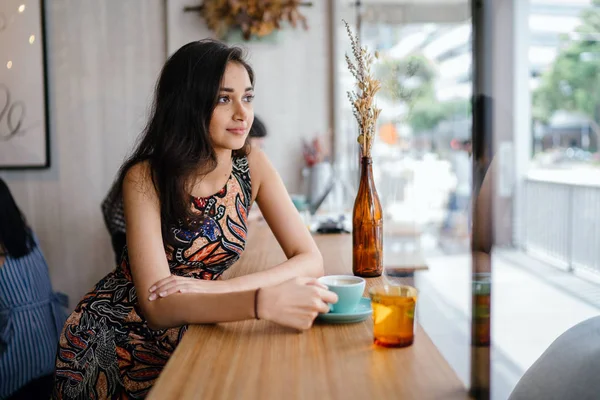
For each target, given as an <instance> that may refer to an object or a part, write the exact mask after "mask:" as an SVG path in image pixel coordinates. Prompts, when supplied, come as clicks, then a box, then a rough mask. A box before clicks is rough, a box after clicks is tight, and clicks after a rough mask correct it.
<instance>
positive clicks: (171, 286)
mask: <svg viewBox="0 0 600 400" xmlns="http://www.w3.org/2000/svg"><path fill="white" fill-rule="evenodd" d="M228 291H230V290H229V287H228V283H227V281H221V280H213V281H210V280H204V279H197V278H187V277H184V276H177V275H171V276H169V277H168V278H165V279H161V280H159V281H158V282H156V283H155V284H154V285H152V286H151V287H150V289H149V292H150V295H149V296H148V300H150V301H153V300H156V299H158V298H164V297H167V296H170V295H172V294H175V293H226V292H228Z"/></svg>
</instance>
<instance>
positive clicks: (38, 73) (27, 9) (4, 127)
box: [0, 0, 50, 169]
mask: <svg viewBox="0 0 600 400" xmlns="http://www.w3.org/2000/svg"><path fill="white" fill-rule="evenodd" d="M44 3H45V0H1V1H0V49H2V51H1V52H0V169H30V168H49V167H50V141H49V132H48V126H49V123H48V88H47V82H46V81H47V79H46V73H47V69H46V46H45V43H46V40H45V30H44V5H45V4H44Z"/></svg>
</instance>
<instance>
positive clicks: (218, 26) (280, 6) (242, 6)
mask: <svg viewBox="0 0 600 400" xmlns="http://www.w3.org/2000/svg"><path fill="white" fill-rule="evenodd" d="M311 5H312V3H309V2H303V1H300V0H204V3H203V4H202V5H201V6H198V7H186V8H185V9H184V10H185V11H200V13H201V15H202V16H203V17H204V18H205V19H206V23H207V25H208V27H209V28H210V29H211V30H212V31H214V32H215V33H216V35H217V37H218V38H220V39H222V38H225V37H226V36H227V34H228V33H229V31H230V30H232V29H238V28H239V29H241V31H242V36H243V38H244V40H250V38H251V37H252V36H255V37H259V38H260V37H264V36H267V35H269V34H271V33H272V32H273V31H275V30H278V29H281V23H282V22H284V21H287V22H289V23H290V25H292V26H293V27H294V28H295V27H296V26H297V25H298V24H299V23H300V24H302V26H303V27H304V29H308V24H307V22H306V17H304V15H302V14H301V13H300V11H299V8H300V6H311Z"/></svg>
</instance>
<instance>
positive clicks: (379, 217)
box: [352, 157, 383, 277]
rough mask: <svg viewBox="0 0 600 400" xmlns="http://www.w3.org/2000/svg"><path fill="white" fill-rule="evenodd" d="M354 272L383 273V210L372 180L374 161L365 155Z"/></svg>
mask: <svg viewBox="0 0 600 400" xmlns="http://www.w3.org/2000/svg"><path fill="white" fill-rule="evenodd" d="M352 272H353V273H354V275H357V276H362V277H374V276H380V275H381V274H382V272H383V212H382V209H381V202H380V201H379V196H378V195H377V189H376V188H375V181H374V180H373V160H372V159H371V157H362V159H361V172H360V185H359V187H358V193H357V195H356V200H355V201H354V211H353V214H352Z"/></svg>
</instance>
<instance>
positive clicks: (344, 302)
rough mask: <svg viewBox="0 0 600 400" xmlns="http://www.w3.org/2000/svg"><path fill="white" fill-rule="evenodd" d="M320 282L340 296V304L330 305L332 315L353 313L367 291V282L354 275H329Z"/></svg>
mask: <svg viewBox="0 0 600 400" xmlns="http://www.w3.org/2000/svg"><path fill="white" fill-rule="evenodd" d="M319 282H320V283H322V284H323V285H325V286H327V287H328V288H329V290H331V291H332V292H334V293H335V294H337V295H338V302H337V303H335V304H330V305H329V309H330V312H331V313H336V314H348V313H351V312H353V311H354V310H355V309H356V306H357V305H358V302H359V301H360V299H361V298H362V295H363V292H364V291H365V280H364V279H363V278H359V277H358V276H352V275H327V276H322V277H320V278H319Z"/></svg>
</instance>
